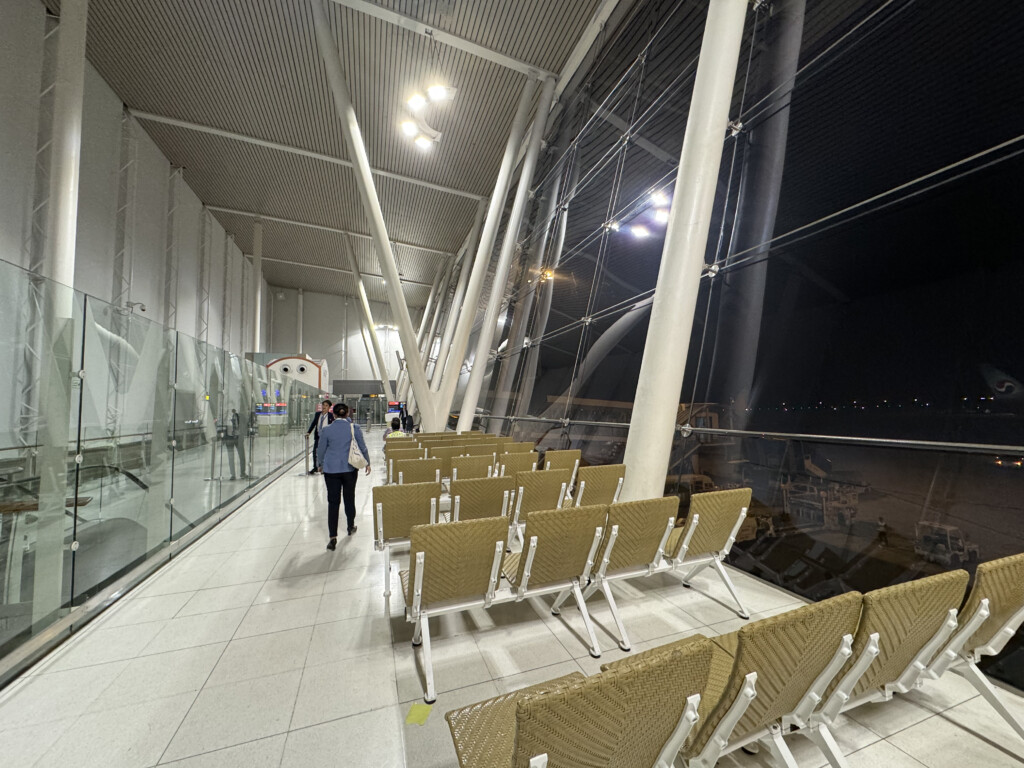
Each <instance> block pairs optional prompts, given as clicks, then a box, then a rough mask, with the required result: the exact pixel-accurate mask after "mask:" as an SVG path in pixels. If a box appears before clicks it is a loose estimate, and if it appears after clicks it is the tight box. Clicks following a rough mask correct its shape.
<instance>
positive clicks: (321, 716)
mask: <svg viewBox="0 0 1024 768" xmlns="http://www.w3.org/2000/svg"><path fill="white" fill-rule="evenodd" d="M397 703H398V693H397V691H396V688H395V662H394V658H393V656H392V653H391V650H390V649H386V650H384V651H379V652H377V653H374V654H371V655H369V656H359V657H357V658H353V659H346V660H344V661H339V662H335V663H333V664H321V665H318V666H315V667H306V669H305V671H304V672H303V675H302V685H301V686H300V688H299V697H298V700H297V701H296V702H295V713H294V714H293V715H292V723H291V728H292V729H293V730H294V729H296V728H304V727H306V726H309V725H317V724H319V723H325V722H327V721H329V720H337V719H339V718H343V717H348V716H349V715H355V714H358V713H360V712H368V711H370V710H373V709H381V708H382V707H388V706H394V705H395V704H397Z"/></svg>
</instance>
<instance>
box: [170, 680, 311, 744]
mask: <svg viewBox="0 0 1024 768" xmlns="http://www.w3.org/2000/svg"><path fill="white" fill-rule="evenodd" d="M301 675H302V673H301V672H300V671H298V670H294V671H292V672H285V673H283V674H280V675H271V676H269V677H260V678H257V679H255V680H243V681H241V682H237V683H229V684H227V685H216V686H212V687H208V688H204V689H203V690H202V692H201V693H200V694H199V696H198V697H197V698H196V700H195V702H194V703H193V705H192V709H191V710H189V713H188V716H187V717H186V718H185V721H184V722H183V723H182V724H181V727H180V728H179V729H178V732H177V733H176V734H175V736H174V739H173V740H172V741H171V743H170V745H168V747H167V751H166V752H165V753H164V760H165V761H171V760H178V759H181V758H183V757H191V756H193V755H198V754H202V753H203V752H210V751H212V750H214V749H221V748H223V747H231V746H234V745H236V744H243V743H245V742H247V741H253V740H254V739H260V738H263V737H266V736H273V735H275V734H278V733H284V732H285V731H287V730H288V722H289V720H291V715H292V709H293V707H294V705H295V697H296V694H297V693H298V690H299V678H300V677H301Z"/></svg>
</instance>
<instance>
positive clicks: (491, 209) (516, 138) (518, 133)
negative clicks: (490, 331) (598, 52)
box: [421, 80, 537, 429]
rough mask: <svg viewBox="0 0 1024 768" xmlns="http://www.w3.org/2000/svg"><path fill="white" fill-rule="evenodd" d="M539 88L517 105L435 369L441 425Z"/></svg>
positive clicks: (529, 85) (528, 87) (526, 91)
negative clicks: (458, 306)
mask: <svg viewBox="0 0 1024 768" xmlns="http://www.w3.org/2000/svg"><path fill="white" fill-rule="evenodd" d="M536 89H537V83H536V81H534V80H527V81H526V84H525V85H524V86H523V92H522V94H520V96H519V105H518V106H517V107H516V114H515V117H513V118H512V128H511V130H509V134H508V142H507V143H506V144H505V155H504V157H502V159H501V166H500V167H499V168H498V178H497V179H496V180H495V182H494V191H493V192H492V193H491V201H490V203H489V204H488V206H487V217H486V218H485V219H484V224H483V229H482V230H481V233H480V244H479V246H478V247H477V251H476V259H474V261H473V271H472V273H471V274H470V276H469V283H468V284H467V285H466V294H465V296H464V300H463V305H462V306H463V311H462V312H461V313H460V316H459V320H458V323H457V325H456V326H455V334H454V336H453V338H452V344H451V348H450V349H448V350H447V352H448V360H447V362H446V364H445V366H444V368H443V369H442V368H441V367H440V366H438V367H437V368H436V369H435V376H434V378H435V381H434V391H435V392H436V393H437V395H436V397H435V403H434V407H435V409H436V413H435V419H434V423H435V424H438V425H440V426H439V427H438V429H439V428H440V427H441V426H443V425H444V424H446V423H447V420H448V412H449V410H450V409H451V407H452V400H453V399H454V398H455V390H456V389H457V388H458V385H459V373H460V371H461V370H462V362H463V360H465V358H466V348H467V347H468V346H469V335H470V332H471V331H472V330H473V321H474V320H475V319H476V308H477V305H478V304H479V303H480V293H481V292H482V291H483V287H484V277H486V276H487V265H488V264H489V263H490V260H491V250H492V249H493V248H494V241H495V239H496V238H497V236H498V224H499V222H500V220H501V210H502V208H503V207H504V206H505V197H506V196H507V195H508V188H509V184H510V183H511V181H512V166H513V163H515V158H516V152H517V151H518V149H519V144H520V143H521V142H522V140H523V133H524V132H525V131H526V120H527V118H528V117H529V116H530V102H531V101H533V94H534V92H535V91H536ZM421 407H422V401H421Z"/></svg>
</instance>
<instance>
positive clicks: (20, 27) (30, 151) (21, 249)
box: [0, 0, 46, 266]
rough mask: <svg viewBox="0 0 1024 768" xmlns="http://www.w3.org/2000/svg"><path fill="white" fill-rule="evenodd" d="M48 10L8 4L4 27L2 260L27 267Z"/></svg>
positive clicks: (32, 3)
mask: <svg viewBox="0 0 1024 768" xmlns="http://www.w3.org/2000/svg"><path fill="white" fill-rule="evenodd" d="M45 16H46V9H45V8H44V6H43V4H42V3H40V2H38V0H3V14H2V22H3V23H0V105H3V106H2V110H3V117H2V119H0V180H2V181H0V259H4V260H6V261H10V262H13V263H14V264H20V265H23V266H25V265H27V263H28V259H27V255H28V250H27V249H26V247H25V245H26V243H27V242H28V239H29V237H30V236H31V232H32V192H33V187H34V178H35V157H36V132H37V130H38V120H39V90H40V84H41V82H42V71H43V31H44V25H45Z"/></svg>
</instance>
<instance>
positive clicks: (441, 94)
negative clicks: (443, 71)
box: [427, 83, 455, 101]
mask: <svg viewBox="0 0 1024 768" xmlns="http://www.w3.org/2000/svg"><path fill="white" fill-rule="evenodd" d="M427 96H429V97H430V100H431V101H447V100H448V99H452V98H454V97H455V89H454V88H452V87H451V86H450V85H441V84H440V83H436V84H434V85H432V86H430V87H429V88H427Z"/></svg>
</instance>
